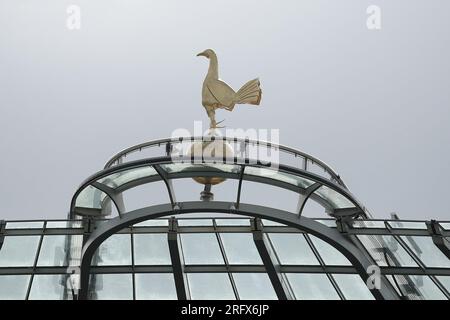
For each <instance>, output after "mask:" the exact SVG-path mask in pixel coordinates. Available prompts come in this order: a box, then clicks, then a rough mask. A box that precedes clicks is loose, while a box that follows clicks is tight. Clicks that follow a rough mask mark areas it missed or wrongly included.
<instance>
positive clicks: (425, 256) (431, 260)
mask: <svg viewBox="0 0 450 320" xmlns="http://www.w3.org/2000/svg"><path fill="white" fill-rule="evenodd" d="M401 238H402V239H403V241H405V243H406V244H407V245H408V247H410V248H411V250H412V251H413V252H414V253H415V254H416V255H417V256H418V257H419V258H420V260H422V262H423V263H424V264H425V265H426V266H427V267H437V268H450V260H449V259H448V258H447V257H446V256H445V255H444V254H443V253H442V251H441V250H439V249H438V247H436V245H435V244H434V243H433V240H432V239H431V237H425V236H423V237H420V236H402V237H401Z"/></svg>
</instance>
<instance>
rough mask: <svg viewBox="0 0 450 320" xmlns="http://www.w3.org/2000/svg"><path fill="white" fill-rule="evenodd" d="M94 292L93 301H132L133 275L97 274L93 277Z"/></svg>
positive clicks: (92, 293)
mask: <svg viewBox="0 0 450 320" xmlns="http://www.w3.org/2000/svg"><path fill="white" fill-rule="evenodd" d="M91 283H92V285H93V286H94V292H91V299H92V300H132V299H133V282H132V276H131V274H96V275H94V276H92V277H91Z"/></svg>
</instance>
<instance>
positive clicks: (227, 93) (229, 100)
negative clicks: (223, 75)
mask: <svg viewBox="0 0 450 320" xmlns="http://www.w3.org/2000/svg"><path fill="white" fill-rule="evenodd" d="M206 88H207V89H208V91H209V93H210V94H211V95H212V96H213V97H214V99H216V101H217V102H218V103H219V104H221V105H222V106H227V107H228V106H232V105H234V103H235V100H236V92H234V90H233V89H232V88H231V87H230V86H229V85H227V84H226V83H225V82H223V81H221V80H211V81H208V83H206Z"/></svg>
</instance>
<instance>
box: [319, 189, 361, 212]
mask: <svg viewBox="0 0 450 320" xmlns="http://www.w3.org/2000/svg"><path fill="white" fill-rule="evenodd" d="M314 194H317V195H318V196H319V197H321V198H322V199H324V200H325V201H327V202H328V203H329V204H330V205H331V206H332V207H333V208H335V209H339V208H354V207H355V205H354V204H353V203H352V202H351V201H350V200H348V199H347V198H346V197H344V196H343V195H342V194H340V193H338V192H336V191H334V190H333V189H331V188H329V187H327V186H321V187H320V188H319V189H317V190H316V191H315V192H314Z"/></svg>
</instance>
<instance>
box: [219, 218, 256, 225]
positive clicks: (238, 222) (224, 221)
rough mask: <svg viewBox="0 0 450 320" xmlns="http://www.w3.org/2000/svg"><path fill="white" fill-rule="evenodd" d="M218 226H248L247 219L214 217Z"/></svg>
mask: <svg viewBox="0 0 450 320" xmlns="http://www.w3.org/2000/svg"><path fill="white" fill-rule="evenodd" d="M216 225H218V226H250V220H249V219H216Z"/></svg>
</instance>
